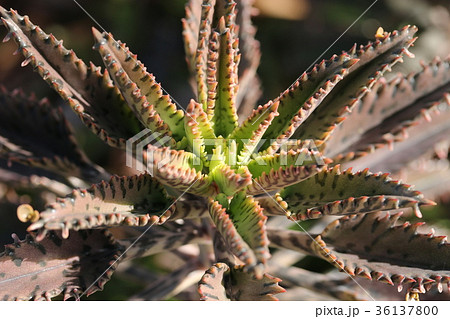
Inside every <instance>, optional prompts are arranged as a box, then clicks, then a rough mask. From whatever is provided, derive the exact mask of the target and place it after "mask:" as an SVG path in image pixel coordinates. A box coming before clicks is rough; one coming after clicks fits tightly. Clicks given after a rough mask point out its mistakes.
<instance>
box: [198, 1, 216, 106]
mask: <svg viewBox="0 0 450 319" xmlns="http://www.w3.org/2000/svg"><path fill="white" fill-rule="evenodd" d="M214 5H215V0H204V1H203V3H202V5H201V14H200V17H201V18H200V24H199V26H198V37H197V38H198V43H197V48H196V51H195V60H194V63H193V66H195V69H194V76H195V80H196V82H197V99H198V101H199V102H200V104H202V105H203V110H204V111H205V112H206V111H207V99H208V86H207V72H208V59H209V57H208V55H209V52H208V45H209V43H210V36H211V21H212V18H213V14H214ZM213 42H214V41H213Z"/></svg>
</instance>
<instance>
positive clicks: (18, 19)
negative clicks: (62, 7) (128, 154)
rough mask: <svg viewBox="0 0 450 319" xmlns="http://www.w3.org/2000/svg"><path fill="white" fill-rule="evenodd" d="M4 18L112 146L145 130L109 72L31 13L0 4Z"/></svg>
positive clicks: (34, 61) (39, 68) (36, 63)
mask: <svg viewBox="0 0 450 319" xmlns="http://www.w3.org/2000/svg"><path fill="white" fill-rule="evenodd" d="M0 15H1V16H2V21H3V23H4V25H5V26H6V28H7V29H8V31H9V33H8V35H7V37H6V39H9V38H11V37H12V38H14V40H15V41H16V43H17V45H18V46H19V52H21V53H22V54H23V55H24V57H25V61H24V62H23V63H22V65H26V64H31V65H32V66H33V70H34V71H35V72H37V73H39V75H40V76H41V77H42V78H43V79H44V80H45V81H46V82H47V83H48V84H49V85H50V87H52V88H53V89H54V90H55V91H56V92H58V93H59V95H61V97H62V98H63V99H64V100H65V101H67V102H68V103H69V104H70V106H71V107H72V109H73V110H74V111H75V113H77V115H78V116H79V117H80V119H81V120H82V121H83V123H84V124H85V125H86V126H87V127H88V128H89V129H91V131H92V132H94V133H95V134H96V135H98V136H99V137H100V138H101V139H102V140H103V141H105V142H106V143H108V144H109V145H111V146H115V147H121V148H125V144H126V140H127V139H128V138H130V137H132V136H134V135H135V134H137V133H139V132H140V131H141V130H142V126H141V125H140V123H139V121H138V120H137V119H136V118H135V116H134V114H133V112H132V111H131V110H130V109H129V107H128V105H127V104H126V103H125V101H124V99H123V98H122V96H121V95H120V92H119V91H118V90H117V88H115V87H114V85H113V84H112V82H111V79H110V78H109V75H108V73H107V72H105V73H102V72H101V71H100V68H98V67H96V66H95V65H93V64H92V63H91V64H90V65H89V66H87V65H86V64H85V63H84V62H83V61H82V60H81V59H79V58H78V57H77V56H76V55H75V53H74V52H73V51H72V50H67V49H66V48H65V47H64V46H63V45H62V41H59V40H57V39H56V38H55V37H54V36H53V35H52V34H50V35H48V34H46V33H45V32H44V31H43V30H42V29H41V28H40V27H38V26H35V25H34V24H32V23H31V21H30V20H29V18H28V17H27V16H24V17H22V16H20V15H19V14H18V13H17V12H16V11H14V10H11V11H7V10H5V9H4V8H3V7H0Z"/></svg>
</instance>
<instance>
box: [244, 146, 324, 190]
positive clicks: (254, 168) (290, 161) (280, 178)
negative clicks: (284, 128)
mask: <svg viewBox="0 0 450 319" xmlns="http://www.w3.org/2000/svg"><path fill="white" fill-rule="evenodd" d="M324 165H325V162H324V160H323V159H322V157H321V154H320V153H319V152H314V151H309V150H308V149H299V150H295V151H294V150H290V151H288V152H285V151H281V152H280V153H277V154H274V155H264V156H259V157H256V158H255V159H253V160H251V161H250V162H249V163H248V165H247V166H248V169H249V171H250V173H251V174H252V178H253V183H252V184H251V185H249V186H248V187H247V192H248V193H249V194H252V195H257V194H264V195H266V194H267V193H268V192H271V191H275V190H279V189H281V188H283V187H286V186H289V185H292V184H297V183H298V182H300V181H302V180H305V179H307V178H309V177H311V176H313V175H314V174H317V173H318V172H319V171H320V170H321V168H322V167H323V166H324Z"/></svg>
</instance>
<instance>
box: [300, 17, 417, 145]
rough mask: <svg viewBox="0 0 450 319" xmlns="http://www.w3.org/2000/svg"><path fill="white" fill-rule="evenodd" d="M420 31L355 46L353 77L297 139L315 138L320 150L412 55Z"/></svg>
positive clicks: (408, 28)
mask: <svg viewBox="0 0 450 319" xmlns="http://www.w3.org/2000/svg"><path fill="white" fill-rule="evenodd" d="M416 31H417V28H416V27H415V26H412V27H411V26H406V27H404V28H403V29H402V30H400V31H393V32H392V33H388V32H386V33H385V34H384V35H383V37H381V38H379V39H377V40H376V41H375V42H369V43H368V44H367V45H366V46H361V47H360V48H359V49H357V48H356V45H355V46H354V47H353V48H352V49H351V50H350V51H349V53H348V54H349V56H350V57H351V58H352V59H358V62H357V63H355V64H354V65H352V66H351V67H350V69H349V75H348V76H347V77H345V78H344V79H343V80H342V81H340V82H339V83H338V84H337V85H336V87H335V88H334V89H333V91H332V92H331V93H330V94H328V95H327V96H326V97H325V99H324V100H323V102H322V103H321V104H320V107H318V108H317V110H316V111H315V112H314V113H313V114H312V115H311V116H310V117H309V118H308V119H307V120H306V121H305V123H304V125H302V126H301V127H300V128H299V129H298V130H297V131H296V132H295V134H294V135H293V136H294V137H295V138H297V139H302V140H305V139H312V140H314V141H315V144H316V146H318V147H320V146H321V145H322V144H323V142H324V141H325V140H326V139H327V138H329V136H330V134H331V132H332V131H333V130H334V129H335V128H336V126H337V125H338V124H339V123H341V122H342V121H343V120H344V119H345V116H346V115H348V113H349V112H350V111H351V110H352V109H353V108H354V106H355V104H356V103H357V102H358V100H360V99H361V98H362V97H363V96H364V95H365V94H366V93H367V92H368V91H369V90H370V89H371V88H372V87H373V85H374V84H375V83H376V81H377V80H378V79H379V78H380V77H381V76H382V75H383V73H385V72H386V71H389V70H390V69H391V67H392V66H393V65H394V64H396V63H397V62H400V61H402V56H403V54H405V55H408V56H412V54H411V53H410V52H409V51H408V48H409V47H410V46H411V45H412V44H413V43H414V41H415V38H413V36H414V34H415V33H416Z"/></svg>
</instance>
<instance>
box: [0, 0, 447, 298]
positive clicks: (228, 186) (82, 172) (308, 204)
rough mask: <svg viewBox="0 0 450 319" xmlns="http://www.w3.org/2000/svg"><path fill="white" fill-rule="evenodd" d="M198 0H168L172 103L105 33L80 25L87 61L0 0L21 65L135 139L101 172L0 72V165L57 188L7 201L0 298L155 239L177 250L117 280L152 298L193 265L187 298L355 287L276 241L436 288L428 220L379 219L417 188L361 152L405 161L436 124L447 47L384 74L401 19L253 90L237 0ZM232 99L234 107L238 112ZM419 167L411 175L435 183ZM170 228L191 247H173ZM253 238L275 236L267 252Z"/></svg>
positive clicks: (96, 267)
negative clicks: (286, 83)
mask: <svg viewBox="0 0 450 319" xmlns="http://www.w3.org/2000/svg"><path fill="white" fill-rule="evenodd" d="M215 2H216V1H213V0H204V1H200V0H190V1H188V3H187V5H186V18H185V19H184V20H183V37H184V41H185V49H186V56H187V62H188V66H189V69H190V71H191V72H192V77H193V81H192V84H193V87H194V90H195V92H196V99H192V100H191V102H190V103H189V104H188V105H187V106H186V107H185V108H183V107H182V106H180V105H177V104H176V103H175V102H174V101H173V100H172V99H171V97H170V96H169V95H167V94H165V91H164V90H163V89H162V87H161V85H160V84H159V83H158V82H156V79H155V77H154V76H153V75H152V74H150V73H148V72H147V70H146V68H145V67H144V65H143V64H142V63H141V62H140V61H139V60H138V59H137V56H136V55H134V54H133V53H131V51H130V50H129V49H128V48H127V47H126V46H125V44H123V43H121V42H119V41H116V40H115V39H114V38H113V36H112V35H111V34H107V33H100V32H99V31H97V30H96V29H93V34H94V38H95V45H94V49H96V50H97V51H98V52H99V53H100V55H101V57H102V59H103V62H104V64H105V70H102V69H101V68H100V67H97V66H95V65H94V64H92V63H90V64H88V65H87V64H85V63H84V62H83V61H82V60H81V59H79V58H78V57H77V56H76V55H75V53H74V52H73V51H71V50H67V49H66V48H65V47H64V46H63V45H62V41H59V40H57V39H56V38H55V37H54V36H53V35H48V34H46V33H45V32H44V31H43V30H42V29H41V28H40V27H38V26H36V25H34V24H32V22H31V21H30V20H29V18H28V17H27V16H20V15H19V14H18V13H17V12H16V11H14V10H10V11H7V10H5V9H3V8H1V12H0V13H1V16H2V21H3V23H4V25H5V26H6V28H7V29H8V31H9V33H8V35H7V37H6V40H8V39H9V38H12V39H14V41H15V42H16V43H17V45H18V52H19V53H21V54H23V55H24V57H25V61H24V63H22V65H23V66H24V65H27V64H30V65H31V66H32V67H33V70H34V71H36V72H37V73H39V75H41V76H42V78H43V79H44V80H45V81H46V82H47V83H48V84H49V85H50V86H51V87H52V88H54V89H55V90H56V92H58V93H59V95H60V96H61V97H62V98H63V100H64V101H66V102H67V103H68V104H69V105H70V107H71V108H72V109H73V111H74V112H75V113H76V114H77V115H78V116H79V118H80V119H81V121H82V122H83V123H84V124H85V125H86V126H87V127H88V128H89V129H90V130H91V131H92V132H93V133H95V134H96V135H97V136H98V137H99V138H100V139H102V140H103V141H104V142H105V143H107V144H108V145H110V146H112V147H115V148H119V149H122V150H125V149H126V146H127V141H133V142H134V143H135V145H138V144H140V145H142V146H145V147H144V149H142V147H137V150H136V149H134V150H133V151H132V154H128V155H132V156H134V159H135V160H136V162H137V164H139V165H143V166H144V167H146V169H147V173H144V174H140V175H134V176H123V177H119V176H110V175H109V173H108V172H106V171H105V170H104V169H103V168H101V167H98V166H97V165H95V164H93V163H92V162H90V161H89V159H88V158H87V157H86V156H85V155H84V153H83V151H82V150H81V149H80V148H79V147H78V145H77V142H76V140H75V138H74V136H73V132H72V128H71V126H70V125H69V123H68V122H67V121H66V120H65V118H64V116H63V113H62V111H61V109H60V108H58V107H55V106H52V105H50V104H49V102H47V101H45V100H44V101H38V100H37V99H36V98H34V97H27V96H26V95H25V94H24V93H21V92H19V91H15V92H7V91H6V90H3V91H2V92H1V93H0V133H1V138H0V146H1V148H0V156H1V158H2V160H1V162H0V164H1V167H0V169H1V171H2V172H5V174H2V176H1V182H2V183H4V184H6V185H9V186H12V187H16V188H17V187H21V188H28V189H30V188H31V189H34V188H35V189H36V192H37V193H38V194H39V192H42V190H43V189H45V191H46V192H50V193H52V194H55V195H56V196H59V197H60V198H59V199H57V200H56V201H55V202H54V203H50V204H48V206H47V208H45V209H44V210H42V211H41V212H38V211H36V210H35V209H34V208H33V207H32V206H30V205H28V204H27V205H21V206H19V207H18V209H17V213H18V216H19V218H20V219H21V220H22V221H25V222H32V224H31V225H30V226H29V228H28V231H29V235H27V237H26V238H25V239H24V240H20V239H19V238H17V236H13V237H14V243H13V244H10V245H7V246H6V248H5V251H4V252H3V253H2V254H1V255H0V298H2V299H6V300H11V299H13V300H16V299H19V300H22V299H50V298H52V297H54V296H57V295H59V294H61V293H64V298H70V297H76V298H78V297H79V296H80V295H84V294H87V295H89V294H92V293H93V292H95V291H97V290H101V289H102V288H103V285H104V284H105V283H106V282H107V281H108V280H109V278H110V276H111V275H112V273H113V272H114V270H115V269H116V268H117V266H118V265H120V263H122V262H123V261H124V260H130V259H134V258H138V257H143V256H148V255H153V254H157V253H162V252H167V251H174V252H175V253H176V254H178V256H183V257H184V258H185V260H186V264H185V265H184V266H183V267H182V268H180V269H177V270H175V271H174V272H173V273H172V274H169V275H168V276H166V277H164V278H163V279H160V280H158V281H157V283H158V285H156V284H155V285H151V286H150V287H148V288H147V289H146V290H145V292H143V293H142V294H140V295H137V296H135V298H137V299H140V298H141V299H142V298H144V299H158V298H164V297H166V296H168V295H170V293H171V292H172V291H175V290H177V289H178V287H180V284H181V282H182V281H183V280H185V279H186V276H187V274H189V273H192V272H195V271H198V270H199V269H203V271H204V275H203V276H201V278H198V279H199V280H198V281H199V282H198V293H199V294H200V299H202V300H230V299H231V300H276V299H277V298H276V297H275V296H274V295H276V294H279V293H281V292H284V291H285V289H284V288H282V287H281V286H280V282H281V281H282V280H283V281H282V282H281V285H282V286H283V287H285V288H287V287H289V288H292V289H293V290H295V289H296V288H295V287H296V286H299V287H302V289H304V290H303V294H302V293H300V294H299V295H296V297H294V298H302V297H305V298H311V296H313V297H314V294H321V295H322V296H325V297H329V298H338V299H358V298H361V297H358V296H356V295H355V294H354V293H351V292H350V289H351V288H349V287H350V285H351V282H348V281H345V280H344V279H342V278H340V279H338V278H337V277H336V276H335V274H331V275H329V276H327V275H323V274H317V276H316V277H317V279H314V277H312V276H311V274H310V273H308V272H307V271H306V270H301V269H300V268H297V267H290V266H291V264H293V262H291V263H289V262H280V263H277V262H276V260H281V259H280V258H279V256H280V254H283V252H284V251H286V250H285V249H288V250H295V251H300V252H302V253H304V254H309V255H314V256H318V257H320V258H323V259H325V260H327V261H329V262H330V263H331V264H333V265H335V266H336V267H337V268H339V270H341V271H344V272H345V273H346V274H347V275H349V276H352V277H364V278H367V279H372V280H373V281H380V282H384V283H387V284H390V285H394V284H395V285H398V287H399V289H402V288H403V286H405V291H406V293H413V294H417V293H425V292H426V291H428V290H430V289H432V288H433V287H437V290H438V291H439V292H441V291H442V289H443V288H442V286H443V285H444V284H449V282H450V247H449V244H448V243H447V240H446V238H445V237H442V236H435V235H434V233H433V232H430V233H429V234H425V233H424V234H422V233H420V232H418V231H417V228H418V227H419V226H420V225H421V224H412V225H411V224H409V223H408V222H403V223H398V222H397V220H398V219H399V217H400V215H401V213H400V212H399V211H400V210H401V211H404V212H406V213H408V212H410V211H414V212H415V214H416V215H417V216H419V217H420V216H421V213H420V206H422V205H431V204H433V202H432V201H431V200H429V199H426V198H425V197H424V196H423V194H422V193H420V192H419V191H417V190H415V189H414V188H413V187H412V186H410V185H407V184H404V183H402V182H401V181H399V180H396V179H393V178H392V177H390V176H389V174H387V173H386V174H383V173H372V172H370V171H369V170H370V168H373V169H374V170H375V171H376V172H377V171H378V170H380V169H381V170H384V171H388V172H392V173H399V172H400V170H402V174H406V172H404V170H406V169H407V167H408V165H410V162H412V161H413V160H415V159H417V158H420V157H421V156H429V157H430V156H431V155H429V154H430V153H429V152H430V150H433V147H434V145H435V144H436V143H437V142H440V141H442V140H445V139H446V138H447V136H448V134H449V132H450V110H449V104H450V103H449V93H448V92H449V89H450V65H449V64H450V61H449V60H448V59H447V60H444V61H441V60H439V59H435V60H433V61H432V62H431V63H430V64H429V65H424V66H423V70H422V71H421V72H418V73H417V74H412V75H408V76H398V77H396V78H394V79H392V80H390V81H387V80H386V79H384V78H383V74H384V73H385V72H386V71H390V69H391V68H392V67H393V65H394V64H396V63H397V62H401V61H402V59H403V57H404V56H408V57H411V56H412V54H411V53H410V52H409V50H408V49H409V47H410V46H412V44H413V43H414V41H415V37H414V34H415V33H416V31H417V28H416V27H414V26H406V27H404V28H403V29H401V30H400V31H393V32H384V31H383V30H382V29H381V28H380V29H379V30H378V32H377V34H376V39H375V40H374V41H373V42H369V43H368V44H367V45H364V46H357V45H355V46H354V47H352V48H351V49H350V50H349V51H347V52H343V53H342V54H340V55H334V56H332V57H331V58H330V59H328V60H324V61H322V62H320V63H319V64H317V65H315V66H314V67H313V68H312V70H311V71H309V72H305V73H304V74H302V75H301V76H300V77H299V78H298V80H297V81H296V82H295V83H294V84H293V85H292V86H290V87H289V88H288V89H287V90H286V91H285V92H283V93H282V94H280V96H278V97H277V98H275V99H274V100H272V101H269V102H267V103H266V104H264V105H261V106H258V107H255V103H256V101H257V99H258V98H259V92H260V90H259V80H258V78H257V76H256V68H257V66H258V64H259V58H260V52H259V44H258V42H257V41H256V40H255V39H254V34H255V29H254V27H253V26H252V25H251V22H250V12H251V3H250V2H251V1H248V0H245V1H244V0H243V1H239V2H234V1H232V0H217V3H215ZM238 66H239V68H238ZM436 112H439V116H435V113H436ZM238 114H239V115H248V117H247V118H246V119H244V120H243V121H241V122H240V121H239V119H238ZM423 119H425V120H426V121H425V120H423ZM344 120H345V121H344ZM142 132H146V133H151V135H148V134H142ZM407 133H409V138H407V135H408V134H407ZM149 137H150V138H149ZM130 139H131V140H130ZM392 145H394V148H393V150H390V149H389V148H388V147H387V146H392ZM385 146H386V147H385ZM8 164H9V166H8ZM352 165H353V166H356V167H358V168H361V169H362V170H359V171H357V170H352V169H350V168H348V167H350V166H352ZM366 166H367V167H369V168H366ZM150 173H151V174H150ZM433 181H434V184H433V185H431V186H430V185H427V187H428V188H427V189H436V188H437V185H438V183H439V181H438V180H433ZM92 182H94V183H95V184H93V185H92V186H90V187H89V183H92ZM446 182H447V181H446ZM419 186H420V183H419ZM72 188H73V189H74V190H73V191H72V192H71V193H70V194H68V195H66V196H64V195H65V193H67V190H68V189H72ZM430 193H431V194H434V193H433V192H432V191H430ZM32 204H33V203H32ZM277 215H281V216H285V217H287V218H288V219H289V220H291V221H292V223H293V224H294V222H295V223H299V222H301V221H303V220H307V219H317V218H321V217H326V218H324V220H325V222H327V221H328V223H329V225H328V226H326V227H322V228H324V229H323V230H321V231H318V232H314V234H308V233H305V232H300V231H292V230H291V231H288V230H283V229H275V228H272V227H270V221H271V220H272V219H273V220H278V219H279V217H277ZM329 216H332V217H333V218H332V217H329ZM330 218H331V220H330ZM336 218H337V219H336ZM294 225H295V224H294ZM299 225H301V224H299ZM141 226H146V228H140V227H141ZM319 226H320V224H319ZM324 226H325V225H324ZM111 232H112V233H111ZM113 234H114V235H113ZM187 244H191V245H192V244H195V245H198V247H199V249H198V250H197V251H196V250H194V251H190V252H189V253H187V252H186V251H183V250H180V249H179V248H180V247H181V246H184V245H187ZM269 246H273V247H276V248H277V249H276V250H273V251H272V252H275V253H274V255H275V256H274V258H273V260H271V259H270V257H271V252H270V250H269ZM271 272H272V275H271ZM273 274H274V275H276V276H277V277H280V278H281V279H280V278H277V277H274V276H273ZM283 283H285V284H284V285H283ZM362 285H364V283H362ZM304 291H310V293H311V294H309V295H308V294H305V293H304ZM377 292H378V289H374V292H373V293H374V294H376V293H377ZM365 298H367V296H365ZM381 298H383V296H381Z"/></svg>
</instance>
